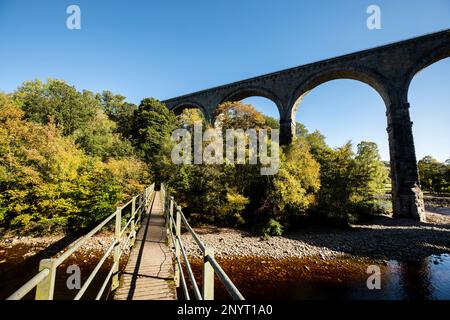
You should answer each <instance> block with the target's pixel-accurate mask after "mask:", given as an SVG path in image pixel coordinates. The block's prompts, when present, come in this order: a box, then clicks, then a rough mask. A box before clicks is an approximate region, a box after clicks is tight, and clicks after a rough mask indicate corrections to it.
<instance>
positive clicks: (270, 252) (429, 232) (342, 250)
mask: <svg viewBox="0 0 450 320" xmlns="http://www.w3.org/2000/svg"><path fill="white" fill-rule="evenodd" d="M427 219H428V222H427V223H416V222H411V221H408V220H393V219H391V218H388V217H380V218H376V219H374V220H373V221H371V222H370V224H369V223H368V224H360V225H352V226H351V228H350V229H348V230H342V229H335V228H322V227H314V228H313V227H310V228H306V229H301V230H298V231H297V232H293V233H288V234H285V235H284V236H282V237H271V238H270V239H268V240H264V239H262V238H261V237H258V236H254V235H252V234H250V233H248V232H245V231H242V230H234V229H228V228H217V227H212V226H203V227H198V228H195V231H196V232H197V233H198V234H199V235H200V238H201V239H202V241H203V242H204V243H205V244H206V245H208V246H212V247H214V250H215V255H216V256H217V257H220V258H223V259H227V258H233V257H261V258H275V259H284V258H304V257H319V258H322V259H328V258H333V257H342V256H346V255H350V256H358V257H369V258H377V259H397V260H405V259H406V260H411V259H412V260H414V259H420V258H423V257H427V256H430V255H433V254H442V253H450V216H448V215H444V214H439V213H431V212H427ZM75 239H76V237H63V236H48V237H38V238H32V237H17V236H9V237H4V238H2V239H0V267H1V268H2V269H3V270H5V269H7V267H10V266H14V265H17V264H19V263H20V262H22V261H25V260H27V259H28V258H31V257H35V256H36V255H38V256H39V258H43V257H45V258H47V257H51V256H57V255H59V254H60V253H62V252H63V251H64V250H65V248H66V246H67V245H69V244H70V243H71V242H72V241H74V240H75ZM112 240H113V234H112V233H108V232H105V233H102V234H99V235H96V236H94V237H93V238H92V240H91V241H89V242H88V243H86V244H85V245H83V246H82V247H81V248H80V249H79V250H77V251H76V253H75V254H74V256H73V259H75V260H77V259H78V260H81V261H84V260H86V259H88V260H89V259H90V258H92V259H95V258H96V257H98V256H100V254H101V253H102V252H104V251H105V250H106V249H107V248H108V246H109V245H110V243H111V242H112ZM182 240H183V243H184V244H185V247H186V252H187V254H188V255H189V256H191V257H192V258H199V257H200V251H199V250H198V247H197V245H196V244H195V243H194V241H193V239H192V237H191V236H190V235H189V234H188V233H184V234H183V235H182Z"/></svg>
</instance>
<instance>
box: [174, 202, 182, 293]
mask: <svg viewBox="0 0 450 320" xmlns="http://www.w3.org/2000/svg"><path fill="white" fill-rule="evenodd" d="M180 237H181V207H180V206H177V213H176V220H175V257H176V259H177V260H178V261H179V260H180V253H181V247H180V242H179V241H178V239H180ZM174 280H175V285H176V286H177V288H178V287H179V286H180V269H179V267H178V264H175V277H174Z"/></svg>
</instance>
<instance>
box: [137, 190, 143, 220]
mask: <svg viewBox="0 0 450 320" xmlns="http://www.w3.org/2000/svg"><path fill="white" fill-rule="evenodd" d="M143 198H144V191H143V192H142V193H141V194H140V195H139V216H138V224H139V225H138V228H139V227H140V225H141V219H142V212H143V211H144V201H143Z"/></svg>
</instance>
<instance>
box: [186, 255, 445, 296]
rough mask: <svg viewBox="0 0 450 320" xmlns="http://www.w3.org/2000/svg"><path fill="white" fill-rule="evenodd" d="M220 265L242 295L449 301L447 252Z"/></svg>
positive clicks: (240, 260)
mask: <svg viewBox="0 0 450 320" xmlns="http://www.w3.org/2000/svg"><path fill="white" fill-rule="evenodd" d="M218 260H219V259H218ZM219 263H220V264H221V266H222V268H223V269H224V270H225V272H227V274H228V275H229V276H230V278H231V279H232V281H233V282H234V283H235V285H236V287H237V288H239V290H240V291H241V293H242V294H243V296H244V297H245V298H246V299H263V300H278V299H289V300H324V299H333V300H335V299H338V300H361V299H362V300H383V299H385V300H405V299H418V300H436V299H437V300H441V299H444V300H449V299H450V255H448V254H444V255H440V256H431V257H428V258H426V259H422V260H419V261H395V260H391V261H375V260H369V259H360V258H340V259H333V260H325V261H324V260H321V259H282V260H271V259H261V258H235V259H231V260H230V259H227V260H219ZM371 265H376V266H378V267H379V268H380V271H381V288H380V289H379V290H377V289H374V290H369V289H368V287H367V279H368V277H369V276H370V274H368V273H367V269H368V267H369V266H371ZM193 268H194V272H195V274H196V277H197V279H201V261H194V262H193ZM215 288H216V291H215V295H216V298H218V299H229V295H228V293H227V292H226V290H225V289H224V287H223V286H222V285H221V283H220V282H219V281H216V283H215ZM179 295H180V296H182V293H181V292H179ZM191 296H193V295H191Z"/></svg>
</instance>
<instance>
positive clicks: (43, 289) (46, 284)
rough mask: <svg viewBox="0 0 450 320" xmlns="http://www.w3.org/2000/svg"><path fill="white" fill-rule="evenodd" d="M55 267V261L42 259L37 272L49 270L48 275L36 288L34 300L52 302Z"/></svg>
mask: <svg viewBox="0 0 450 320" xmlns="http://www.w3.org/2000/svg"><path fill="white" fill-rule="evenodd" d="M56 267H57V265H56V263H55V259H43V260H41V262H40V263H39V272H40V271H42V270H44V269H49V270H50V273H49V274H48V276H47V277H46V278H45V279H44V280H42V281H41V282H40V283H39V284H38V285H37V286H36V295H35V299H36V300H53V293H54V291H55V275H56Z"/></svg>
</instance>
